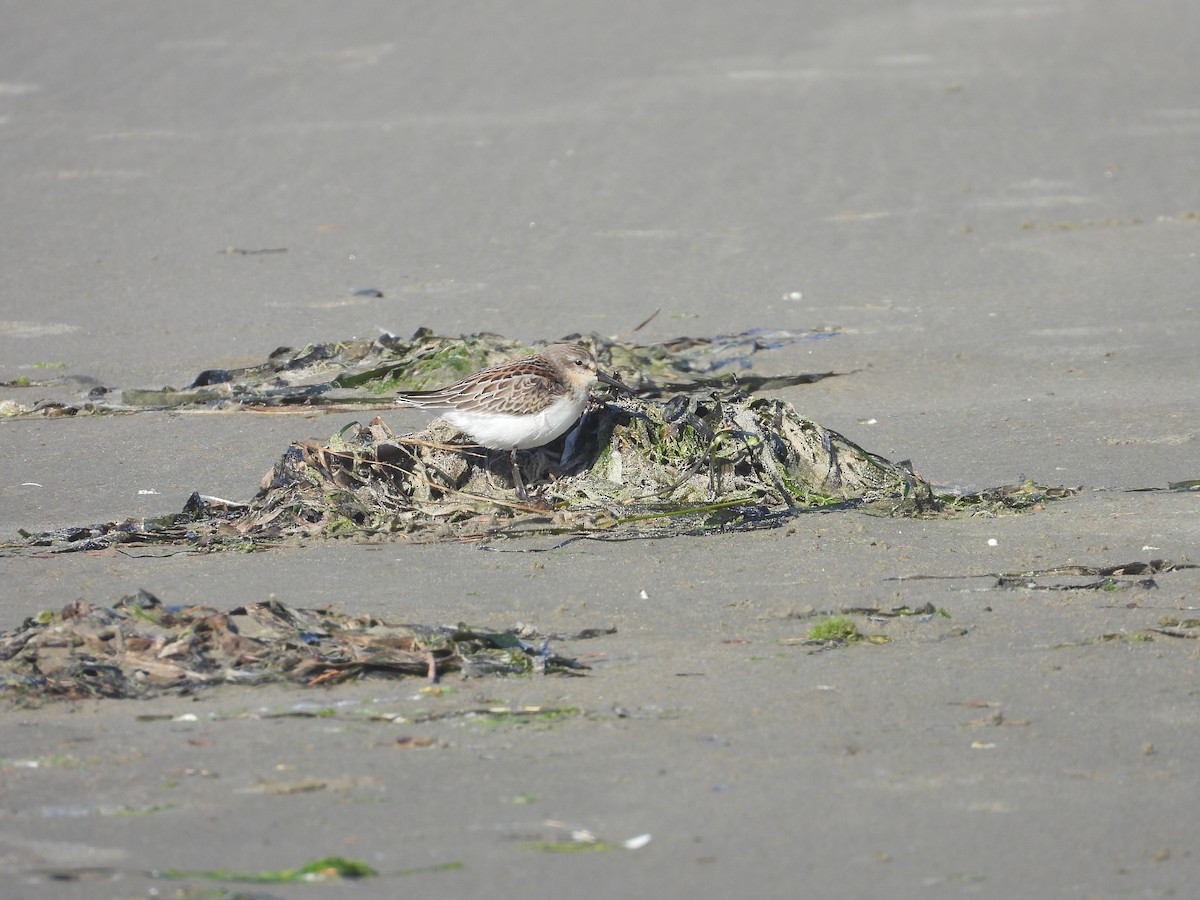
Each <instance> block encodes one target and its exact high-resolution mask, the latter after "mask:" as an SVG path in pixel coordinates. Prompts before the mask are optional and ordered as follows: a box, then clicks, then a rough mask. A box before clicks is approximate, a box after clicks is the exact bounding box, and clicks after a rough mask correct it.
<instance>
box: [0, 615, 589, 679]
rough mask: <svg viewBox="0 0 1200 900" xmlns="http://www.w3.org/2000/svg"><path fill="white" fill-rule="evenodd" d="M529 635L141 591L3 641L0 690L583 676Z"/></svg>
mask: <svg viewBox="0 0 1200 900" xmlns="http://www.w3.org/2000/svg"><path fill="white" fill-rule="evenodd" d="M587 668H588V667H587V666H585V665H583V664H581V663H578V662H576V661H575V660H572V659H568V658H565V657H561V656H557V655H554V654H551V653H550V651H549V639H548V638H541V637H540V636H539V635H537V634H536V633H535V632H533V631H532V630H531V629H528V628H523V629H522V630H521V631H520V633H518V632H517V631H515V630H514V631H493V630H489V629H479V628H471V627H468V626H466V625H458V626H455V627H445V626H423V625H394V624H389V623H387V622H384V621H382V620H380V619H378V618H376V617H374V616H350V615H346V614H343V613H338V612H334V611H331V610H328V609H322V610H316V609H297V608H294V607H290V606H286V605H285V604H283V603H280V602H278V601H276V600H270V601H267V602H265V603H249V604H246V605H245V606H240V607H237V608H236V609H233V610H231V611H229V612H220V611H218V610H216V609H214V608H212V607H208V606H192V607H186V608H179V607H167V606H164V605H163V604H162V603H161V602H160V601H159V600H158V598H157V597H155V596H153V595H152V594H149V593H147V592H146V591H141V592H139V593H138V594H137V595H136V596H131V597H126V598H125V599H124V600H122V601H121V602H119V603H118V604H116V606H114V607H112V608H106V607H97V606H93V605H92V604H90V603H88V602H87V601H85V600H76V601H74V602H72V603H69V604H67V605H66V606H65V607H63V608H62V609H61V610H59V611H58V612H51V611H46V612H44V613H42V614H40V615H38V616H35V617H33V618H29V619H26V620H25V622H24V623H23V624H22V625H21V626H20V627H19V628H17V629H16V630H14V631H11V632H5V633H3V634H0V686H2V687H4V688H5V689H6V692H7V693H9V694H10V695H11V696H12V697H13V698H14V699H18V700H23V701H26V702H29V701H34V700H37V699H41V698H46V697H57V698H67V699H81V698H86V697H147V696H152V695H155V694H162V693H169V692H175V693H179V692H183V693H189V692H193V691H196V690H199V689H201V688H204V687H207V686H211V685H216V684H223V683H237V684H261V683H264V682H269V681H288V682H299V683H301V684H306V685H315V684H334V683H338V682H343V681H348V680H353V679H359V678H364V677H368V676H381V677H399V676H406V675H407V676H419V677H425V678H430V679H436V678H437V677H439V676H440V675H441V674H444V673H446V672H462V673H463V674H465V675H470V676H482V675H519V674H526V673H530V672H540V673H545V672H558V673H574V674H580V673H581V672H580V670H584V669H587Z"/></svg>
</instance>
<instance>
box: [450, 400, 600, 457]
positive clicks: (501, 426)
mask: <svg viewBox="0 0 1200 900" xmlns="http://www.w3.org/2000/svg"><path fill="white" fill-rule="evenodd" d="M587 400H588V398H587V395H586V394H583V395H581V396H579V397H575V396H572V395H570V394H566V395H564V396H562V397H560V398H558V399H557V400H556V401H555V402H554V403H552V404H550V405H549V406H548V407H546V408H545V409H544V410H542V411H541V412H539V413H536V414H534V415H523V416H514V415H508V414H504V413H483V412H480V411H479V410H460V409H447V410H445V411H443V412H442V418H443V419H445V420H446V421H447V422H449V423H450V424H451V425H453V426H454V427H455V428H458V429H460V430H462V431H463V432H464V433H465V434H467V435H468V436H469V437H470V438H471V440H473V441H475V442H476V443H479V444H482V445H483V446H484V447H489V448H491V449H492V450H527V449H529V448H530V447H541V446H543V445H544V444H548V443H550V442H551V441H552V440H554V439H555V438H556V437H558V436H559V435H560V434H563V433H565V432H566V431H567V429H569V428H570V427H571V426H572V425H574V424H575V422H576V421H578V419H579V417H580V416H581V415H583V410H584V407H585V406H587Z"/></svg>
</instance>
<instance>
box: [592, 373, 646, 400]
mask: <svg viewBox="0 0 1200 900" xmlns="http://www.w3.org/2000/svg"><path fill="white" fill-rule="evenodd" d="M596 378H597V379H599V380H600V381H603V382H604V383H605V384H611V385H612V386H613V387H615V388H616V389H617V390H619V391H624V392H625V393H627V394H630V395H633V394H636V393H637V391H635V390H634V389H633V388H631V387H630V386H629V385H627V384H623V383H621V382H620V381H617V379H615V378H613V377H612V376H611V375H605V374H604V373H603V372H597V373H596Z"/></svg>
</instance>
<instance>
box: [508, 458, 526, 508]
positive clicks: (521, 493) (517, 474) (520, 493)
mask: <svg viewBox="0 0 1200 900" xmlns="http://www.w3.org/2000/svg"><path fill="white" fill-rule="evenodd" d="M512 476H513V487H515V488H516V489H517V499H518V500H520V501H522V502H524V501H526V500H528V499H529V494H527V493H526V492H525V482H524V481H522V480H521V469H520V467H519V466H518V465H517V451H516V449H515V448H514V449H513V451H512Z"/></svg>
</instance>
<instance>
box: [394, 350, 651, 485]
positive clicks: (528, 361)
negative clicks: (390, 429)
mask: <svg viewBox="0 0 1200 900" xmlns="http://www.w3.org/2000/svg"><path fill="white" fill-rule="evenodd" d="M597 380H599V381H603V382H605V383H606V384H611V385H613V386H615V387H618V388H620V389H621V390H623V391H628V392H629V393H632V391H630V389H629V388H628V387H626V386H625V385H623V384H621V382H619V381H617V380H616V379H615V378H612V377H610V376H608V375H605V374H604V373H603V372H599V371H597V370H596V360H595V358H593V356H592V354H591V351H590V350H588V349H587V348H586V347H581V346H579V345H578V344H551V345H550V346H548V347H546V349H545V350H543V351H542V352H541V353H537V354H534V355H533V356H526V357H523V358H522V359H514V360H512V361H511V362H505V363H499V364H498V365H494V366H488V367H487V368H486V369H481V370H480V371H478V372H476V373H475V374H474V375H469V376H467V377H466V378H464V379H463V380H462V381H459V382H456V383H454V384H451V385H449V386H447V387H444V388H438V389H437V390H433V391H409V392H407V393H402V394H397V395H396V402H397V403H398V404H400V405H401V406H414V407H417V408H418V409H428V410H431V411H433V412H437V413H438V414H440V415H441V417H442V418H443V419H445V420H446V421H447V422H449V423H450V424H451V425H453V426H454V427H455V428H457V429H459V430H460V431H462V432H463V433H465V434H466V435H467V436H468V437H469V438H471V440H473V441H475V442H476V443H477V444H479V445H481V446H483V447H487V448H488V449H490V450H508V451H509V452H510V453H511V457H510V458H511V461H512V475H513V486H514V487H515V488H516V490H517V497H518V498H520V499H521V500H527V499H529V497H528V494H526V492H525V484H524V482H522V480H521V471H520V469H519V468H518V467H517V451H518V450H527V449H529V448H531V447H541V446H543V445H545V444H548V443H550V442H551V441H552V440H554V439H555V438H556V437H558V436H559V435H560V434H564V433H565V432H566V431H567V429H569V428H570V427H571V426H572V425H574V424H575V422H576V421H578V419H579V417H580V416H581V415H583V410H584V408H585V407H586V406H587V403H588V392H589V391H590V390H591V387H592V385H594V384H595V383H596V381H597Z"/></svg>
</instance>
